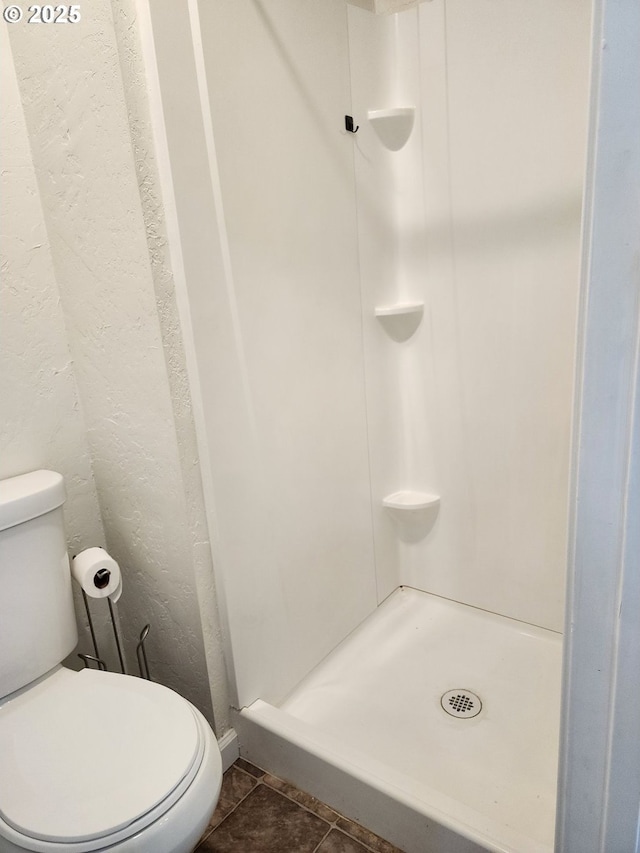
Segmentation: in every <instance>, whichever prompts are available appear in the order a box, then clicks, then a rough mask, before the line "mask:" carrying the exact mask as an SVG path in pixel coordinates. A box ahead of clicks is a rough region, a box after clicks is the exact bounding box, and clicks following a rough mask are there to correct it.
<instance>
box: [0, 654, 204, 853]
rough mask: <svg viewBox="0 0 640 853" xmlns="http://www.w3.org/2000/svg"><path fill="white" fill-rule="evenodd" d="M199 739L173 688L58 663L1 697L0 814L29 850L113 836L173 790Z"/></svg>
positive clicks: (157, 807)
mask: <svg viewBox="0 0 640 853" xmlns="http://www.w3.org/2000/svg"><path fill="white" fill-rule="evenodd" d="M167 732H169V733H170V737H167ZM204 741H205V734H204V732H203V729H202V723H201V721H200V720H199V719H198V718H197V717H196V714H195V712H194V710H193V709H192V707H191V705H190V704H189V703H188V702H186V701H185V700H184V699H182V697H180V696H178V694H176V693H174V692H173V691H171V690H168V689H167V688H165V687H162V686H160V685H157V684H154V683H153V682H149V681H144V680H142V679H138V678H132V677H128V676H123V675H116V674H113V673H105V672H97V671H94V670H89V669H86V670H83V671H82V672H80V673H75V672H72V671H70V670H67V669H64V668H62V667H61V668H59V669H57V670H56V671H54V672H53V673H52V674H49V675H48V676H46V677H45V678H44V679H42V680H41V681H40V682H39V683H37V684H35V685H32V686H30V687H29V688H28V689H26V690H23V691H19V692H18V693H16V694H14V695H13V696H12V697H11V698H10V699H8V700H7V701H5V702H4V704H3V705H2V706H0V754H2V756H3V762H2V770H1V771H0V819H1V820H2V822H3V823H4V824H5V825H6V826H7V827H8V828H9V829H10V830H11V831H12V832H11V833H10V834H13V832H15V833H16V834H17V835H19V836H21V837H22V838H25V839H29V842H30V844H29V847H30V849H32V850H38V849H45V848H46V849H48V848H49V845H53V847H54V848H55V847H56V846H57V845H60V844H64V845H69V844H73V848H74V850H76V851H78V853H85V851H87V853H88V851H91V850H97V849H100V848H104V847H105V846H108V845H112V844H115V843H117V842H119V841H122V840H123V839H126V838H128V837H130V836H132V835H134V834H136V833H138V832H140V831H141V830H143V829H144V828H145V827H146V826H148V825H149V824H151V823H152V822H154V821H156V820H158V819H159V818H160V817H162V815H163V814H164V813H165V812H166V811H167V810H168V809H170V808H171V806H172V805H173V804H174V803H175V802H176V801H177V800H178V799H180V797H181V796H182V795H183V793H184V792H185V791H186V790H187V789H188V788H189V786H190V784H191V782H192V781H193V779H194V777H195V775H196V774H197V772H198V769H199V767H200V764H201V763H202V758H203V753H204ZM131 767H134V768H137V767H140V768H144V772H141V773H139V774H138V773H132V772H131ZM52 782H53V784H52ZM58 849H60V848H58Z"/></svg>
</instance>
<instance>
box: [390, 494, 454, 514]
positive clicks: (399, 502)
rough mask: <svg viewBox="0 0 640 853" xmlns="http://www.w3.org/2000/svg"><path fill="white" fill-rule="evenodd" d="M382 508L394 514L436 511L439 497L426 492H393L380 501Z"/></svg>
mask: <svg viewBox="0 0 640 853" xmlns="http://www.w3.org/2000/svg"><path fill="white" fill-rule="evenodd" d="M382 506H384V507H385V508H386V509H390V510H394V511H395V512H402V513H404V512H407V513H411V512H414V513H415V512H421V511H424V510H428V509H437V508H438V507H439V506H440V496H439V495H433V494H429V493H428V492H411V491H406V492H394V493H393V494H392V495H387V496H386V498H383V499H382Z"/></svg>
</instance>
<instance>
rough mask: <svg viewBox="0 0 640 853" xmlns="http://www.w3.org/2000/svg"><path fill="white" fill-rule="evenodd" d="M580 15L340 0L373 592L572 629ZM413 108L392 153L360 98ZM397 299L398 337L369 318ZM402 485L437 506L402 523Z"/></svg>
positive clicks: (582, 121)
mask: <svg viewBox="0 0 640 853" xmlns="http://www.w3.org/2000/svg"><path fill="white" fill-rule="evenodd" d="M589 26H590V9H589V5H588V4H584V3H582V2H579V0H566V1H565V2H561V3H557V2H551V0H549V2H541V3H537V4H535V5H532V4H531V3H530V2H527V1H526V0H516V1H515V2H513V0H504V2H496V0H480V2H477V3H468V2H466V0H446V3H443V2H433V3H424V4H421V5H420V6H419V7H418V8H417V9H413V10H409V11H406V12H403V13H401V14H398V15H394V16H373V15H371V14H369V13H367V12H366V11H363V10H362V9H359V8H356V7H352V8H350V10H349V37H350V47H351V79H352V86H353V98H354V103H353V109H354V114H355V115H356V116H357V118H358V120H359V121H360V124H361V130H360V132H359V134H358V138H357V145H356V148H355V163H356V175H357V190H358V209H359V222H360V233H359V237H360V243H359V245H360V263H361V272H362V283H363V316H364V323H365V342H366V362H367V364H368V365H374V366H375V367H374V369H368V370H367V376H368V383H367V384H368V402H369V425H370V435H371V467H372V481H373V497H374V501H373V512H374V521H375V535H376V554H377V568H378V586H379V590H380V592H381V593H382V594H383V595H384V594H387V593H388V592H390V591H391V590H392V589H393V588H394V586H396V585H397V583H398V579H399V580H400V582H401V583H404V584H407V585H410V586H414V587H417V588H419V589H423V590H426V591H429V592H433V593H436V594H438V595H442V596H445V597H447V598H451V599H454V600H458V601H463V602H465V603H467V604H472V605H475V606H478V607H481V608H484V609H486V610H490V611H493V612H496V613H500V614H503V615H506V616H510V617H512V618H516V619H521V620H523V621H526V622H531V623H533V624H536V625H541V626H544V627H547V628H551V629H554V630H561V628H562V619H563V597H564V584H565V561H566V529H567V506H568V470H569V430H570V417H571V407H572V382H573V357H574V347H575V324H576V308H577V294H578V263H579V227H580V213H581V196H582V184H583V179H584V149H585V142H586V118H587V94H588V88H587V87H588V44H589V37H588V36H589ZM409 105H411V106H415V108H416V124H415V126H414V129H413V132H412V135H411V137H410V138H409V141H408V142H407V144H406V145H405V146H404V147H403V148H402V149H401V150H399V151H388V150H387V149H385V148H384V146H383V145H382V144H381V142H380V140H379V139H378V138H377V136H376V134H375V132H374V131H373V129H372V127H371V125H370V124H369V123H368V122H367V121H366V120H365V117H366V114H367V110H370V109H385V108H387V109H388V108H394V107H405V106H409ZM385 230H386V231H388V233H387V234H386V235H385V233H384V232H385ZM389 258H393V263H392V264H390V263H389V261H388V259H389ZM398 302H399V303H402V302H423V303H424V317H423V320H422V323H421V324H420V326H419V328H418V330H417V331H416V333H415V334H414V335H413V336H411V337H410V338H409V339H408V340H407V341H404V342H397V341H395V340H393V339H392V338H391V337H390V336H389V335H388V334H387V332H386V331H385V329H384V328H383V326H382V324H381V323H380V321H379V319H376V317H375V315H374V310H375V307H376V306H377V305H381V304H382V305H388V304H394V303H398ZM404 489H411V490H420V491H424V492H433V493H437V494H439V495H440V496H441V506H440V509H439V511H438V514H437V517H435V513H432V515H433V516H434V517H432V518H430V519H429V518H427V519H425V521H424V523H422V524H421V523H420V522H418V523H416V522H409V523H403V522H401V521H400V522H399V521H398V519H397V518H392V517H391V516H390V514H389V512H388V511H387V510H385V509H383V508H382V506H381V502H382V499H383V497H384V496H385V495H386V494H389V493H393V492H396V491H398V490H404ZM427 531H428V532H427Z"/></svg>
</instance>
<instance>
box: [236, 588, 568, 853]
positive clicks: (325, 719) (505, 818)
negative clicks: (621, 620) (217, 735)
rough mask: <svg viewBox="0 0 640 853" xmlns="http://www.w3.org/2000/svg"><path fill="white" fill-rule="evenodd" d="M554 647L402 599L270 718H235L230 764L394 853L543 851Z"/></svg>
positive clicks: (530, 633) (482, 616) (549, 637)
mask: <svg viewBox="0 0 640 853" xmlns="http://www.w3.org/2000/svg"><path fill="white" fill-rule="evenodd" d="M561 645H562V642H561V636H560V635H559V634H556V633H554V632H552V631H547V630H544V629H541V628H536V627H533V626H531V625H527V624H524V623H522V622H517V621H515V620H512V619H507V618H505V617H502V616H497V615H495V614H492V613H488V612H486V611H483V610H478V609H476V608H473V607H468V606H466V605H463V604H458V603H456V602H453V601H449V600H447V599H444V598H439V597H437V596H434V595H429V594H427V593H424V592H419V591H417V590H414V589H410V588H408V587H401V588H399V589H397V590H396V591H395V592H394V593H393V594H392V595H391V596H390V597H389V598H388V599H387V600H386V601H385V602H384V603H383V604H382V605H381V606H380V607H379V608H378V609H377V610H376V612H375V613H373V614H372V615H371V616H370V617H369V618H368V619H367V620H366V621H365V622H364V623H363V624H362V625H361V626H360V627H359V628H358V629H357V630H356V631H354V632H353V634H351V635H350V636H349V637H348V638H347V639H346V640H345V641H344V642H343V643H342V644H341V645H340V646H338V648H337V649H336V650H335V651H334V652H333V653H332V654H331V655H329V657H327V658H326V659H325V660H324V661H323V662H322V663H321V664H320V665H319V666H318V667H316V669H315V670H314V671H313V672H312V673H310V674H309V676H308V677H307V678H305V679H304V681H302V682H301V683H300V684H299V685H298V686H297V687H296V689H295V690H294V691H293V692H292V693H291V694H290V696H289V697H288V698H287V699H286V700H285V701H283V702H282V703H281V704H280V706H279V707H274V706H272V705H269V704H267V703H266V702H263V701H261V700H258V701H256V702H254V703H253V704H252V705H251V706H249V707H248V708H245V709H243V710H242V711H241V712H240V713H238V714H237V715H236V717H235V724H236V728H237V730H238V734H239V737H240V743H241V751H242V754H243V755H244V756H245V757H246V758H247V759H249V760H250V761H254V762H255V763H256V764H260V765H262V766H264V767H267V768H269V770H270V771H271V772H273V773H275V774H277V775H279V776H282V777H284V778H286V779H288V780H290V781H291V782H293V783H294V784H296V785H297V786H298V787H300V788H303V789H305V790H307V791H309V792H311V793H312V794H314V795H315V796H317V797H318V798H320V799H322V800H323V801H324V802H327V803H329V804H330V805H332V806H333V807H334V808H336V809H337V810H338V811H340V812H342V813H343V814H346V815H347V816H348V817H351V818H353V819H355V820H358V821H360V822H361V823H363V824H364V825H365V826H367V827H369V828H370V829H371V830H372V831H374V832H376V833H378V834H380V835H382V836H383V837H385V838H388V839H389V841H391V842H393V843H394V844H395V845H397V846H398V847H400V848H401V849H402V850H405V851H406V852H407V853H478V851H486V850H488V851H494V853H551V851H552V850H553V834H554V819H555V798H556V772H557V754H558V732H559V718H560V679H561ZM450 691H454V693H453V694H451V695H450V697H445V698H444V699H443V697H444V696H445V694H447V693H449V692H450ZM470 694H475V697H473V696H471V695H470ZM476 697H479V699H480V701H481V703H482V708H481V710H480V713H476V712H477V698H476ZM449 698H451V701H449ZM470 702H472V703H473V709H472V711H471V713H475V715H474V716H466V715H465V716H461V717H456V716H451V715H450V713H447V712H446V711H445V710H444V707H448V708H449V710H451V709H452V707H453V706H455V707H454V708H453V709H454V710H455V708H458V709H460V708H461V709H462V710H463V712H466V711H467V710H469V703H470Z"/></svg>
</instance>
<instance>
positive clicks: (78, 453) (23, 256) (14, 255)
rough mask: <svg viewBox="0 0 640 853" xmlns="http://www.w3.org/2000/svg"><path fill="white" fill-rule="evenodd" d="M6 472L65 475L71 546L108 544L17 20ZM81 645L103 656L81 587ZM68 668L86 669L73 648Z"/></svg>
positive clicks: (0, 172) (5, 68)
mask: <svg viewBox="0 0 640 853" xmlns="http://www.w3.org/2000/svg"><path fill="white" fill-rule="evenodd" d="M0 39H1V48H2V49H1V51H0V62H1V63H2V65H1V67H0V99H1V101H0V113H1V114H2V127H3V132H2V135H1V136H0V184H1V186H2V200H3V201H2V206H1V208H0V217H1V223H2V224H1V229H0V233H1V235H2V238H1V246H0V251H1V254H2V281H1V282H0V287H1V294H2V295H1V300H2V312H1V313H0V351H1V353H2V356H1V358H2V371H1V372H0V398H1V399H2V419H1V420H0V478H5V477H14V476H17V475H18V474H24V473H25V472H27V471H34V470H37V469H38V468H50V469H52V470H54V471H60V472H61V473H62V474H63V475H64V477H65V487H66V492H67V501H66V503H65V506H64V515H65V524H66V530H67V537H68V545H69V552H70V553H71V554H74V553H77V552H78V551H80V550H82V549H83V548H87V547H90V546H92V545H95V544H102V543H104V529H103V526H102V518H101V515H100V509H99V506H98V495H97V492H96V486H95V483H94V479H93V472H92V468H91V457H90V453H89V447H88V443H87V436H86V428H85V422H84V418H83V414H82V408H81V404H80V399H79V395H78V388H77V384H76V377H75V373H74V369H73V362H72V358H71V353H70V350H69V343H68V339H67V332H66V328H65V319H64V314H63V312H62V308H61V305H60V292H59V289H58V284H57V282H56V278H55V273H54V269H53V262H52V258H51V248H50V245H49V238H48V235H47V230H46V226H45V222H44V217H43V213H42V206H41V203H40V196H39V193H38V186H37V182H36V176H35V172H34V168H33V162H32V160H31V151H30V148H29V139H28V137H27V129H26V126H25V122H24V115H23V112H22V105H21V103H20V93H19V90H18V82H17V79H16V74H15V68H14V65H13V58H12V54H11V44H10V42H9V34H8V32H7V26H6V24H5V23H4V22H2V24H1V25H0ZM76 611H77V617H78V627H79V629H80V638H79V643H78V651H82V652H86V653H89V654H92V653H93V647H92V645H91V639H90V636H89V634H88V631H87V630H86V628H85V623H86V617H85V614H84V607H83V605H82V599H81V596H80V594H79V592H78V591H77V590H76ZM94 617H95V620H94V624H95V628H96V632H97V636H98V642H99V646H100V652H101V654H103V655H104V656H105V658H106V659H107V660H108V662H109V664H110V665H113V664H114V663H116V662H117V657H116V656H115V649H114V648H113V647H112V643H111V635H110V632H109V630H108V627H109V626H108V622H107V620H106V618H105V617H106V614H105V612H104V607H103V608H101V607H100V606H98V607H97V608H96V609H95V611H94ZM67 663H68V665H70V666H74V667H75V668H79V667H80V666H81V663H80V661H79V660H78V659H77V658H75V654H74V655H72V656H71V657H70V658H69V660H68V661H67Z"/></svg>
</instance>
